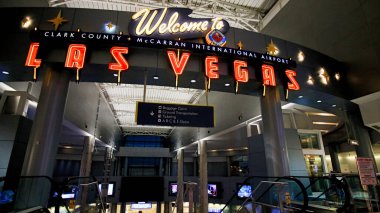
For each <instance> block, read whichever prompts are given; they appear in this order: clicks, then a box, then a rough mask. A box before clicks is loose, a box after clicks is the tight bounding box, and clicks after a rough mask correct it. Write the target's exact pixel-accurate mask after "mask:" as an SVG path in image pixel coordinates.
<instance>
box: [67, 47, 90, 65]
mask: <svg viewBox="0 0 380 213" xmlns="http://www.w3.org/2000/svg"><path fill="white" fill-rule="evenodd" d="M85 56H86V45H84V44H70V46H69V49H68V51H67V55H66V62H65V67H67V68H77V69H82V68H83V67H84V58H85Z"/></svg>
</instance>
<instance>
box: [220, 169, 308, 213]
mask: <svg viewBox="0 0 380 213" xmlns="http://www.w3.org/2000/svg"><path fill="white" fill-rule="evenodd" d="M254 178H260V179H270V178H273V179H275V180H276V181H278V180H281V179H286V180H291V181H294V182H295V183H296V184H297V185H298V186H299V188H300V189H301V191H302V194H303V195H304V199H303V201H304V202H303V205H302V208H301V210H300V212H305V211H306V210H307V208H308V203H309V199H308V196H307V192H306V189H305V186H304V185H303V184H302V183H301V181H299V180H298V179H297V178H294V177H291V176H284V177H268V176H250V177H247V178H246V179H245V180H244V182H243V185H246V184H247V183H248V182H249V181H250V180H252V179H254ZM271 187H273V184H272V185H271V186H270V187H269V188H271ZM239 190H240V188H239V189H238V190H237V191H236V192H235V193H234V194H233V195H232V197H231V198H230V199H229V200H228V201H227V202H226V204H225V205H224V207H223V208H222V209H221V211H220V212H223V210H224V209H225V208H226V207H227V206H228V205H229V204H230V203H231V202H232V200H233V199H234V198H235V197H236V196H237V193H238V192H239ZM267 191H268V189H267V190H266V191H265V192H264V194H265V193H266V192H267Z"/></svg>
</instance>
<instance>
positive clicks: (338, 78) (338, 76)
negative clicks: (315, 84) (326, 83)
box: [334, 73, 340, 81]
mask: <svg viewBox="0 0 380 213" xmlns="http://www.w3.org/2000/svg"><path fill="white" fill-rule="evenodd" d="M334 77H335V79H336V80H337V81H339V80H340V74H339V73H335V75H334Z"/></svg>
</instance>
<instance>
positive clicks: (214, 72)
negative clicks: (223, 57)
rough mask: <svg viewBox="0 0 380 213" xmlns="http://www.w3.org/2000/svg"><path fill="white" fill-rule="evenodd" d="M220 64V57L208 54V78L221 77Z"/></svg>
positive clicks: (206, 68)
mask: <svg viewBox="0 0 380 213" xmlns="http://www.w3.org/2000/svg"><path fill="white" fill-rule="evenodd" d="M218 71H219V65H218V57H216V56H207V57H206V58H205V72H206V76H207V77H208V78H213V79H217V78H219V72H218Z"/></svg>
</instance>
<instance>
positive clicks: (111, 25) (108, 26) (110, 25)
mask: <svg viewBox="0 0 380 213" xmlns="http://www.w3.org/2000/svg"><path fill="white" fill-rule="evenodd" d="M106 26H107V28H108V30H111V29H112V27H113V24H112V22H108V24H107V25H106Z"/></svg>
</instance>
